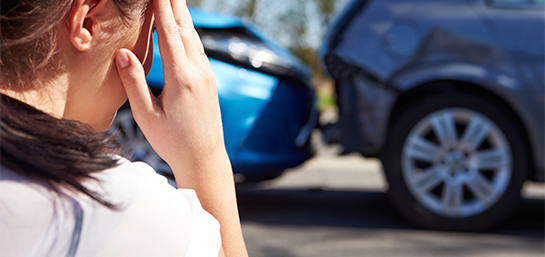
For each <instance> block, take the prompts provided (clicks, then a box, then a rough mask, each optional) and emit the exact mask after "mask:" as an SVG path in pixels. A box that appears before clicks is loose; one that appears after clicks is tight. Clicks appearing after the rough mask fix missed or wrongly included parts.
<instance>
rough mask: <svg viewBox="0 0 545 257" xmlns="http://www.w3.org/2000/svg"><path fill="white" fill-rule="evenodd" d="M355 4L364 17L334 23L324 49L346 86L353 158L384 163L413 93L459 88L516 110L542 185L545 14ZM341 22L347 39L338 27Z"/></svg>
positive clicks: (452, 0)
mask: <svg viewBox="0 0 545 257" xmlns="http://www.w3.org/2000/svg"><path fill="white" fill-rule="evenodd" d="M350 5H351V6H359V7H360V10H356V11H355V10H351V12H352V14H353V15H354V17H351V18H346V17H342V18H338V19H337V21H334V22H333V24H334V25H333V26H332V29H331V30H330V31H329V32H328V36H327V37H326V39H325V43H324V46H323V48H322V50H321V55H322V59H323V60H324V65H325V66H326V68H327V70H328V73H329V74H330V75H331V76H332V77H333V78H334V79H335V80H336V84H337V90H338V91H337V93H338V96H339V105H340V106H339V107H340V122H339V123H340V125H341V128H340V129H341V130H342V131H343V134H345V137H348V138H344V139H343V141H342V142H343V144H344V145H345V151H347V152H350V151H357V152H360V153H362V154H364V155H370V156H376V155H379V154H380V152H381V150H382V149H383V146H384V142H385V140H386V139H385V137H386V133H387V131H388V125H389V124H388V123H389V121H390V118H391V111H392V110H393V107H394V105H395V104H396V102H397V100H398V99H400V98H401V97H402V96H403V94H404V93H406V92H409V91H410V90H412V89H415V88H418V87H420V86H423V85H429V83H433V82H436V81H458V82H464V83H465V84H467V85H472V86H474V87H479V89H480V90H486V91H488V92H490V94H493V95H495V96H497V97H499V98H501V99H502V100H504V101H505V102H506V103H508V104H509V106H510V107H511V108H512V109H513V111H514V112H515V113H516V115H517V116H518V117H519V118H520V120H521V122H522V125H523V127H524V128H525V130H526V134H527V135H528V139H529V140H528V141H529V143H530V146H531V149H532V153H533V160H534V166H535V168H536V169H537V170H538V174H537V179H538V180H543V174H544V170H545V159H544V155H545V154H544V142H545V138H544V133H543V131H545V125H544V124H545V120H544V119H545V115H544V109H545V106H544V99H545V94H544V79H543V78H544V54H543V51H544V47H543V46H544V38H545V36H544V30H543V28H544V27H545V26H544V25H545V22H544V17H543V9H537V10H536V9H532V8H518V9H513V8H506V7H497V6H493V5H491V2H490V1H485V0H412V1H405V0H382V1H376V0H375V1H373V0H369V1H366V0H356V1H352V3H351V4H350ZM346 20H349V22H346ZM342 22H345V26H344V27H343V28H342V32H339V30H340V28H339V26H335V24H337V23H342ZM513 38H515V39H513ZM354 110H357V111H356V112H354Z"/></svg>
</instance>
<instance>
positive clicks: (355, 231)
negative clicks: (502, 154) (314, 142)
mask: <svg viewBox="0 0 545 257" xmlns="http://www.w3.org/2000/svg"><path fill="white" fill-rule="evenodd" d="M328 151H329V152H328ZM334 151H335V150H334V149H322V150H321V151H320V153H319V155H318V157H316V158H314V159H312V160H309V161H308V162H306V163H305V164H303V165H302V166H301V167H298V168H296V169H293V170H289V171H288V172H287V173H286V174H285V175H283V176H282V177H280V178H278V179H276V180H273V181H270V182H266V183H261V184H258V185H239V186H238V187H237V191H238V201H239V210H240V214H241V219H242V229H243V233H244V236H245V240H246V244H247V246H248V251H249V253H250V256H254V257H260V256H263V257H277V256H278V257H295V256H297V257H299V256H301V257H303V256H316V257H322V256H323V257H325V256H327V257H331V256H342V257H350V256H418V257H424V256H494V257H498V256H510V257H511V256H516V257H518V256H540V257H543V256H545V243H544V240H545V235H544V234H545V229H544V228H545V222H544V219H545V184H537V183H527V184H526V185H525V188H524V190H523V195H524V197H525V198H524V201H523V202H522V203H521V205H520V206H519V207H518V208H517V211H516V213H514V215H513V216H512V217H511V218H510V219H508V220H507V221H505V222H504V223H503V224H501V225H500V226H498V227H497V228H494V229H492V230H489V231H484V232H479V233H454V232H442V231H429V230H421V229H418V228H416V227H413V226H412V225H410V224H409V223H408V222H406V221H405V220H404V219H403V218H402V217H401V216H400V214H399V213H398V212H397V211H396V210H395V209H394V207H393V206H392V205H391V204H390V202H389V201H388V199H387V196H386V193H385V192H386V190H387V184H386V182H385V180H384V177H383V175H382V167H381V165H380V162H378V161H377V160H374V159H364V158H362V157H360V156H346V157H336V156H334V153H333V152H334Z"/></svg>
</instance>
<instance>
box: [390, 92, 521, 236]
mask: <svg viewBox="0 0 545 257" xmlns="http://www.w3.org/2000/svg"><path fill="white" fill-rule="evenodd" d="M508 113H509V112H508V111H506V110H504V108H502V106H499V105H497V104H495V103H494V102H491V101H488V100H486V99H485V98H483V97H478V96H475V95H471V94H465V93H454V94H444V95H436V96H431V97H428V98H425V99H422V100H419V101H418V102H417V103H416V104H413V105H411V106H409V107H408V108H406V109H405V110H404V111H403V113H402V114H401V115H400V116H399V117H400V118H399V119H398V120H397V121H396V122H395V123H394V125H393V128H392V130H391V133H390V134H389V135H390V137H389V140H388V143H387V148H386V150H385V152H384V157H383V165H384V168H385V172H386V176H387V179H388V183H389V186H390V190H389V191H390V196H391V198H392V200H393V202H394V204H395V205H396V206H397V207H398V208H399V209H400V210H401V211H402V213H403V214H405V216H407V217H408V218H409V219H410V220H411V221H413V222H414V223H417V224H419V225H423V226H425V227H428V228H433V229H450V230H479V229H484V228H488V227H490V226H492V225H494V224H495V223H496V222H499V221H500V220H502V219H504V218H505V217H506V216H507V215H508V214H509V213H510V212H511V210H512V209H513V207H515V205H516V203H517V200H518V198H519V197H520V190H521V187H522V184H523V182H524V181H525V180H526V179H527V174H528V151H527V148H526V145H525V143H524V142H525V139H524V137H523V134H522V133H521V131H520V129H519V127H518V126H517V125H516V124H517V123H516V121H515V120H514V119H512V118H511V117H510V115H509V114H508Z"/></svg>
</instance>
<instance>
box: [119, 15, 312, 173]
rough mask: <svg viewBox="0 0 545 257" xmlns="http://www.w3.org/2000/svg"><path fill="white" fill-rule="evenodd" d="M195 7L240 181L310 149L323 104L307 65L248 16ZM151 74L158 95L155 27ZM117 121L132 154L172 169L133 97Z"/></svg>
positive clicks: (297, 160)
mask: <svg viewBox="0 0 545 257" xmlns="http://www.w3.org/2000/svg"><path fill="white" fill-rule="evenodd" d="M191 15H192V17H193V22H194V25H195V28H196V30H197V31H198V32H199V35H200V37H201V40H202V42H203V45H204V48H205V51H206V54H207V56H208V57H209V61H210V65H211V68H212V72H213V73H214V76H215V77H216V81H217V88H218V95H219V102H220V107H221V114H222V121H223V131H224V138H225V145H226V148H227V153H228V155H229V158H230V160H231V163H232V167H233V171H234V173H235V179H236V180H237V182H248V181H260V180H265V179H271V178H274V177H277V176H279V175H280V174H282V172H284V170H286V169H288V168H292V167H295V166H297V165H299V164H301V163H303V162H304V161H306V160H307V159H309V158H310V157H312V155H313V151H312V149H311V147H310V143H309V137H310V133H311V131H312V130H313V129H314V127H315V126H316V124H317V121H318V111H317V109H316V107H315V94H314V86H313V84H312V81H311V75H310V70H309V69H308V67H307V66H306V65H304V64H303V63H302V62H301V61H300V60H299V59H297V58H296V57H295V56H293V55H292V54H291V53H290V52H289V51H288V50H286V49H285V48H283V47H281V46H279V45H278V44H276V43H275V42H274V41H273V40H271V39H270V38H269V37H268V36H267V35H265V34H263V32H261V30H259V29H258V28H257V27H255V26H254V25H253V24H251V23H249V22H247V21H243V20H241V19H239V18H236V17H231V16H224V15H219V14H213V13H207V12H203V11H199V10H195V9H192V10H191ZM147 81H148V84H149V86H150V88H151V91H152V93H153V94H155V95H156V96H157V95H159V94H160V93H161V89H162V87H163V84H164V79H163V70H162V62H161V56H160V54H159V49H158V44H157V36H156V34H155V35H154V56H153V66H152V69H151V71H150V73H149V74H148V76H147ZM112 129H113V130H118V131H120V132H121V134H122V135H123V138H124V141H125V143H124V151H125V153H126V155H127V156H128V157H129V158H130V159H131V160H141V161H144V162H147V163H148V164H150V165H151V166H152V167H154V168H155V169H156V170H157V171H158V172H159V173H161V174H163V175H166V176H167V177H172V171H171V169H170V167H169V166H168V165H167V164H166V163H165V162H164V161H163V160H162V159H161V158H160V157H159V156H158V155H157V154H156V153H155V152H154V151H153V149H152V148H151V146H150V145H149V143H148V142H147V141H146V139H145V138H144V136H143V134H142V132H141V131H140V129H139V128H138V126H137V124H136V123H135V122H134V119H133V116H132V113H131V111H130V108H129V106H128V104H126V105H125V106H124V107H122V108H121V110H120V111H119V112H118V115H117V117H116V120H115V121H114V124H113V126H112Z"/></svg>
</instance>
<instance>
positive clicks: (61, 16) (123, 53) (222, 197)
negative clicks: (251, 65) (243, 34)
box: [0, 0, 247, 256]
mask: <svg viewBox="0 0 545 257" xmlns="http://www.w3.org/2000/svg"><path fill="white" fill-rule="evenodd" d="M1 4H2V10H1V11H2V17H1V22H2V23H1V33H2V34H1V39H2V41H1V49H0V54H1V65H2V66H1V69H0V72H1V75H2V77H1V81H0V93H2V101H1V104H2V105H1V106H2V109H1V112H0V114H1V116H2V120H1V133H2V134H1V140H2V141H1V150H2V153H1V157H2V159H1V164H2V165H1V173H0V255H2V256H178V255H179V256H218V255H219V256H223V255H224V254H225V255H226V256H246V255H247V253H246V249H245V246H244V241H243V238H242V233H241V229H240V222H239V217H238V211H237V207H236V198H235V189H234V184H233V177H232V170H231V166H230V163H229V159H228V156H227V153H226V151H225V146H224V144H223V132H222V126H221V117H220V110H219V103H218V98H217V91H216V85H215V80H214V77H213V75H212V73H211V71H210V67H209V64H208V60H207V58H206V56H205V55H204V50H203V46H202V44H201V42H200V39H199V37H198V35H197V33H196V32H195V29H194V27H193V25H192V20H191V16H190V14H189V11H188V9H187V6H186V4H185V1H183V0H151V1H150V0H2V2H1ZM153 28H156V30H157V34H158V37H159V48H160V51H161V57H162V60H163V66H164V67H163V68H164V71H165V72H164V76H165V85H164V89H163V93H162V95H161V96H160V97H158V98H155V97H153V95H152V94H151V93H150V91H149V89H148V87H147V84H146V81H145V74H146V73H147V72H148V71H149V69H150V65H151V57H152V49H153V47H152V40H151V34H152V29H153ZM127 98H128V100H129V102H130V105H131V109H132V111H133V115H134V117H135V120H136V121H137V123H138V125H139V126H140V128H141V129H142V131H143V133H144V135H145V136H146V138H147V139H148V141H149V142H150V144H151V145H152V146H153V148H154V149H155V150H156V152H157V153H158V154H159V155H160V156H161V157H163V159H164V160H165V161H166V162H167V163H168V164H169V165H170V166H171V168H172V170H173V172H174V175H175V178H176V182H177V185H178V187H179V188H185V189H178V190H176V189H174V188H172V187H170V186H169V185H168V184H167V182H166V180H165V179H163V178H162V177H160V176H159V175H157V174H155V173H154V172H153V170H151V168H150V167H149V166H147V165H145V164H142V163H131V162H129V161H127V160H126V159H123V158H121V157H119V156H118V155H116V154H117V147H116V146H115V142H116V141H115V138H113V137H111V136H108V135H105V134H100V133H97V132H102V131H105V130H106V129H107V128H108V127H109V126H110V124H111V122H112V121H113V119H114V117H115V113H116V110H117V109H118V108H119V107H120V106H121V105H122V104H123V103H124V102H125V101H126V100H127ZM197 196H198V199H197ZM199 200H200V202H199ZM201 204H202V207H201ZM203 208H204V210H203ZM205 210H206V211H205ZM210 214H211V215H212V216H213V217H212V216H210ZM214 218H215V219H214ZM216 220H217V221H216ZM217 222H219V224H220V228H218V224H217ZM220 232H221V233H220ZM220 234H221V238H220Z"/></svg>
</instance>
